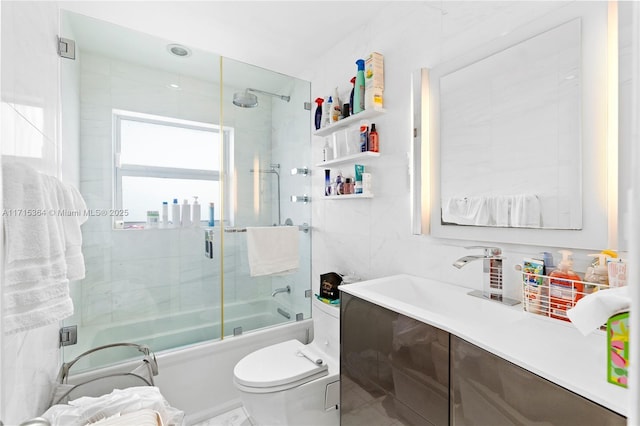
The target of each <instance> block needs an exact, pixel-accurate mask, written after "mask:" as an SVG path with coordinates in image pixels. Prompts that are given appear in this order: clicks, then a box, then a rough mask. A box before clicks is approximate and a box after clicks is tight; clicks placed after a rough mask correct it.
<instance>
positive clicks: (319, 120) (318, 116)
mask: <svg viewBox="0 0 640 426" xmlns="http://www.w3.org/2000/svg"><path fill="white" fill-rule="evenodd" d="M323 102H324V99H322V98H316V104H318V106H317V107H316V116H315V126H316V130H318V129H320V127H322V103H323Z"/></svg>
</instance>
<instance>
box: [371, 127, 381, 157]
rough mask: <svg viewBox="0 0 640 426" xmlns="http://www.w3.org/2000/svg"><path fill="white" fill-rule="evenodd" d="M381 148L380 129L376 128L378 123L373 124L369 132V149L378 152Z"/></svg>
mask: <svg viewBox="0 0 640 426" xmlns="http://www.w3.org/2000/svg"><path fill="white" fill-rule="evenodd" d="M379 150H380V143H379V142H378V131H377V130H376V123H372V124H371V131H370V132H369V151H372V152H378V151H379Z"/></svg>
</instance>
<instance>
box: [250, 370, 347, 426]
mask: <svg viewBox="0 0 640 426" xmlns="http://www.w3.org/2000/svg"><path fill="white" fill-rule="evenodd" d="M339 381H340V377H339V376H338V375H337V374H330V375H328V376H325V377H322V378H320V379H316V380H313V381H312V382H309V383H305V384H303V385H300V386H297V387H295V388H291V389H288V390H286V391H280V392H272V393H249V392H243V391H241V392H240V393H241V396H240V398H241V399H242V403H243V405H244V408H245V410H246V411H247V413H248V414H249V416H250V419H251V422H252V423H253V424H254V425H256V426H276V425H278V426H292V425H295V426H307V425H308V426H338V425H339V424H340V410H339V407H338V405H336V406H333V407H329V408H328V409H325V401H326V400H325V398H326V392H327V386H328V385H331V386H330V387H333V389H334V390H335V389H337V388H338V386H339ZM333 396H334V397H335V395H333ZM337 400H338V401H339V396H338V398H337Z"/></svg>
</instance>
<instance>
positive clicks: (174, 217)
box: [171, 198, 180, 228]
mask: <svg viewBox="0 0 640 426" xmlns="http://www.w3.org/2000/svg"><path fill="white" fill-rule="evenodd" d="M171 225H172V226H173V227H174V228H178V227H180V204H178V199H177V198H174V199H173V204H171Z"/></svg>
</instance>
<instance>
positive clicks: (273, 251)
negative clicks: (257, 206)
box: [247, 226, 300, 277]
mask: <svg viewBox="0 0 640 426" xmlns="http://www.w3.org/2000/svg"><path fill="white" fill-rule="evenodd" d="M299 234H300V232H299V230H298V227H297V226H265V227H248V228H247V254H248V256H249V272H250V275H251V276H252V277H258V276H261V275H273V274H284V273H289V272H293V271H295V270H296V269H298V267H299V266H300V254H299V250H298V246H299V243H298V239H299Z"/></svg>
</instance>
